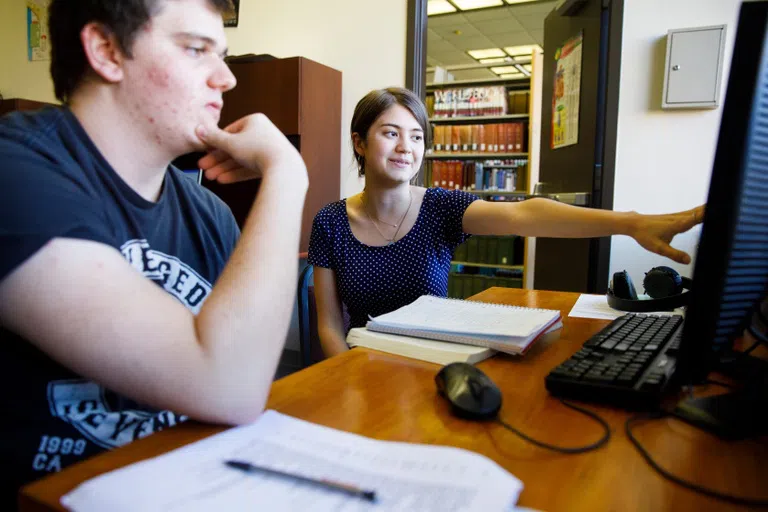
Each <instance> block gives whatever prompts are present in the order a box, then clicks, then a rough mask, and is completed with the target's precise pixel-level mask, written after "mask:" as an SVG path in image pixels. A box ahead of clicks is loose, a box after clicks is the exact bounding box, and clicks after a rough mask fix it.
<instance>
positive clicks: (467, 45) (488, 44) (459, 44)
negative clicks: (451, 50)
mask: <svg viewBox="0 0 768 512" xmlns="http://www.w3.org/2000/svg"><path fill="white" fill-rule="evenodd" d="M451 42H452V43H453V45H454V46H455V47H456V48H458V49H459V50H463V51H467V50H484V49H486V48H497V46H496V45H495V44H494V43H493V41H491V40H490V38H488V37H485V36H476V37H462V38H457V39H455V40H453V41H451Z"/></svg>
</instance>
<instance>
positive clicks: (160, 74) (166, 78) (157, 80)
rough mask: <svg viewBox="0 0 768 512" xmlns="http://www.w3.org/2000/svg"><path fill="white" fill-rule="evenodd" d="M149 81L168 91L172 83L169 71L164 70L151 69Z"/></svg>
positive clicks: (148, 76)
mask: <svg viewBox="0 0 768 512" xmlns="http://www.w3.org/2000/svg"><path fill="white" fill-rule="evenodd" d="M147 79H148V80H149V82H150V83H152V84H154V85H156V86H158V87H162V88H163V89H167V88H168V86H169V85H170V83H171V79H170V75H169V74H168V71H166V70H165V69H162V68H151V69H150V70H149V71H147Z"/></svg>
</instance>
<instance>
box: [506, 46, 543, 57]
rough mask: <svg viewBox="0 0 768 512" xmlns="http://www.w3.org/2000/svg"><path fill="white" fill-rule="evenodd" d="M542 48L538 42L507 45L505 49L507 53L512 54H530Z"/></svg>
mask: <svg viewBox="0 0 768 512" xmlns="http://www.w3.org/2000/svg"><path fill="white" fill-rule="evenodd" d="M538 48H540V47H539V45H537V44H523V45H520V46H507V47H505V48H504V51H505V52H507V54H509V55H511V56H513V57H514V56H518V57H519V56H521V55H525V56H528V55H530V54H531V53H533V50H535V49H538Z"/></svg>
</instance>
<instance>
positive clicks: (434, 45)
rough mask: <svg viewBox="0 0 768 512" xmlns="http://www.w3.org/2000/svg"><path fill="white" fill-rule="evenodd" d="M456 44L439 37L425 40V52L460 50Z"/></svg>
mask: <svg viewBox="0 0 768 512" xmlns="http://www.w3.org/2000/svg"><path fill="white" fill-rule="evenodd" d="M460 51H461V50H459V49H458V48H456V46H454V45H453V44H451V43H449V42H448V41H445V40H443V39H440V40H438V41H427V54H432V53H446V52H460Z"/></svg>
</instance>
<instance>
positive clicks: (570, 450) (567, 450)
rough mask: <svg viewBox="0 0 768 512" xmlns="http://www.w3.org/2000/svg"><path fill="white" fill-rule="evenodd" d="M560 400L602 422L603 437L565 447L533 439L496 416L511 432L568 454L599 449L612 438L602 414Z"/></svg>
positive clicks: (541, 445)
mask: <svg viewBox="0 0 768 512" xmlns="http://www.w3.org/2000/svg"><path fill="white" fill-rule="evenodd" d="M560 402H561V403H562V404H563V405H565V406H566V407H570V408H571V409H573V410H574V411H578V412H580V413H582V414H585V415H587V416H589V417H590V418H592V419H593V420H595V421H596V422H598V423H600V425H601V426H602V427H603V429H604V431H605V433H604V434H603V437H601V438H600V439H599V440H598V441H596V442H594V443H592V444H589V445H587V446H577V447H574V448H568V447H563V446H555V445H553V444H549V443H545V442H543V441H537V440H536V439H533V438H532V437H529V436H528V435H526V434H523V433H522V432H520V431H519V430H517V429H516V428H515V427H513V426H512V425H508V424H507V423H504V421H502V420H501V419H499V417H498V416H497V417H496V421H497V422H498V423H500V424H501V426H503V427H504V428H506V429H507V430H509V431H510V432H512V433H514V434H517V435H518V436H520V437H521V438H523V439H525V440H526V441H528V442H529V443H532V444H535V445H536V446H538V447H539V448H545V449H547V450H552V451H555V452H559V453H567V454H578V453H585V452H589V451H592V450H597V449H598V448H600V447H601V446H603V445H604V444H605V443H607V442H608V440H609V439H610V438H611V427H609V426H608V423H607V422H606V421H605V420H604V419H603V418H601V417H600V416H598V415H597V414H596V413H594V412H592V411H589V410H587V409H584V408H582V407H579V406H578V405H574V404H572V403H569V402H566V401H565V400H560Z"/></svg>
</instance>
